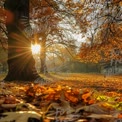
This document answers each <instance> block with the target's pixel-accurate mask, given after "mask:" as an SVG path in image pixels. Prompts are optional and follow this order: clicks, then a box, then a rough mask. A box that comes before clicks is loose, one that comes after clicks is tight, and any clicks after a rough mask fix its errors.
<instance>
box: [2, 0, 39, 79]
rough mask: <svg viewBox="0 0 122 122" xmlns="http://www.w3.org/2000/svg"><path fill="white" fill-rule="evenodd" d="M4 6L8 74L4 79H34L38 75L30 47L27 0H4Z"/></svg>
mask: <svg viewBox="0 0 122 122" xmlns="http://www.w3.org/2000/svg"><path fill="white" fill-rule="evenodd" d="M4 7H5V9H6V16H7V19H6V27H7V32H8V34H7V37H8V61H7V62H8V74H7V76H6V77H5V79H4V80H6V81H13V80H23V81H31V80H36V79H38V78H40V76H39V75H38V74H37V72H36V69H35V61H34V59H33V56H32V52H31V49H30V47H31V39H30V38H29V34H30V32H31V27H30V24H29V0H14V1H12V0H6V1H5V4H4ZM24 20H26V23H25V22H24ZM29 29H30V31H29ZM40 79H41V78H40Z"/></svg>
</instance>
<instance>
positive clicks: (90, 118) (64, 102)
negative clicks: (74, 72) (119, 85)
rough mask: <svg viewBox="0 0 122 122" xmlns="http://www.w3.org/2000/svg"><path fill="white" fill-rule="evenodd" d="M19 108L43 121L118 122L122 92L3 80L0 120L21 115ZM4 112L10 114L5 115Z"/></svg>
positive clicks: (1, 121) (121, 108)
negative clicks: (5, 81) (12, 115)
mask: <svg viewBox="0 0 122 122" xmlns="http://www.w3.org/2000/svg"><path fill="white" fill-rule="evenodd" d="M20 111H21V113H24V115H26V114H27V115H28V117H29V116H33V115H32V114H33V112H36V114H35V115H34V116H36V118H38V117H39V115H40V117H41V118H43V119H42V120H40V122H41V121H42V122H49V120H50V122H51V121H53V122H59V121H62V122H63V121H66V122H69V121H72V122H80V121H82V122H115V121H117V119H120V120H121V119H122V94H120V93H116V92H107V93H105V94H103V93H102V92H101V93H100V92H98V91H96V90H93V89H86V88H85V89H83V88H81V89H79V88H73V87H70V86H64V85H63V86H61V85H54V86H53V85H50V86H41V85H40V84H33V83H28V84H23V83H21V84H17V83H1V87H0V113H1V116H2V117H1V118H0V122H5V121H7V119H9V120H10V119H12V120H13V119H15V120H16V118H13V117H11V114H16V116H20V113H17V112H20ZM7 112H8V113H7ZM12 112H13V113H12ZM15 112H16V113H15ZM28 112H31V113H28ZM4 114H7V117H8V118H7V117H3V115H4ZM27 115H26V117H25V120H27ZM12 120H11V121H12ZM20 120H21V117H20ZM25 120H23V122H26V121H25ZM7 122H8V121H7ZM18 122H20V121H18Z"/></svg>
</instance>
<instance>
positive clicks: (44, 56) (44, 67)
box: [40, 37, 48, 74]
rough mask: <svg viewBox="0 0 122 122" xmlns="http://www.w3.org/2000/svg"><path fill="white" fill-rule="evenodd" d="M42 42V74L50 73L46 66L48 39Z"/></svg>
mask: <svg viewBox="0 0 122 122" xmlns="http://www.w3.org/2000/svg"><path fill="white" fill-rule="evenodd" d="M42 39H43V40H42V41H41V43H40V44H41V51H40V52H41V53H40V61H41V68H40V73H44V74H45V73H48V71H47V66H46V38H45V37H43V38H42Z"/></svg>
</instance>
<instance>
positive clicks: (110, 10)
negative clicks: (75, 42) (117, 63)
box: [79, 0, 122, 63]
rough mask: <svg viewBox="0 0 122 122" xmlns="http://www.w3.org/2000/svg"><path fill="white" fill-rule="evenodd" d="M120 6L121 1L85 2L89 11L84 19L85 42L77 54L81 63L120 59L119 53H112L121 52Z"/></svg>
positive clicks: (121, 26)
mask: <svg viewBox="0 0 122 122" xmlns="http://www.w3.org/2000/svg"><path fill="white" fill-rule="evenodd" d="M121 6H122V2H121V0H113V1H110V0H100V1H94V0H91V1H89V0H88V1H87V7H89V8H90V9H91V11H90V14H89V15H88V16H87V18H86V21H87V22H88V23H89V27H87V41H86V43H84V44H82V45H81V49H80V54H79V56H80V58H81V60H82V61H86V62H96V63H98V62H101V61H110V60H111V59H114V60H119V59H121V58H122V55H121V53H119V55H118V54H117V55H116V54H115V53H113V52H114V50H119V52H121V50H122V46H121V45H122V41H121V39H122V38H121V37H122V29H121V28H122V23H121V22H122V19H121V14H122V11H121V10H122V7H121Z"/></svg>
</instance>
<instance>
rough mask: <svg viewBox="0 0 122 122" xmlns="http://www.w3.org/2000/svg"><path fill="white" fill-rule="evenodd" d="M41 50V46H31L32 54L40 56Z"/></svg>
mask: <svg viewBox="0 0 122 122" xmlns="http://www.w3.org/2000/svg"><path fill="white" fill-rule="evenodd" d="M40 48H41V47H40V45H39V44H34V45H31V50H32V54H34V55H35V54H40Z"/></svg>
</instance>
